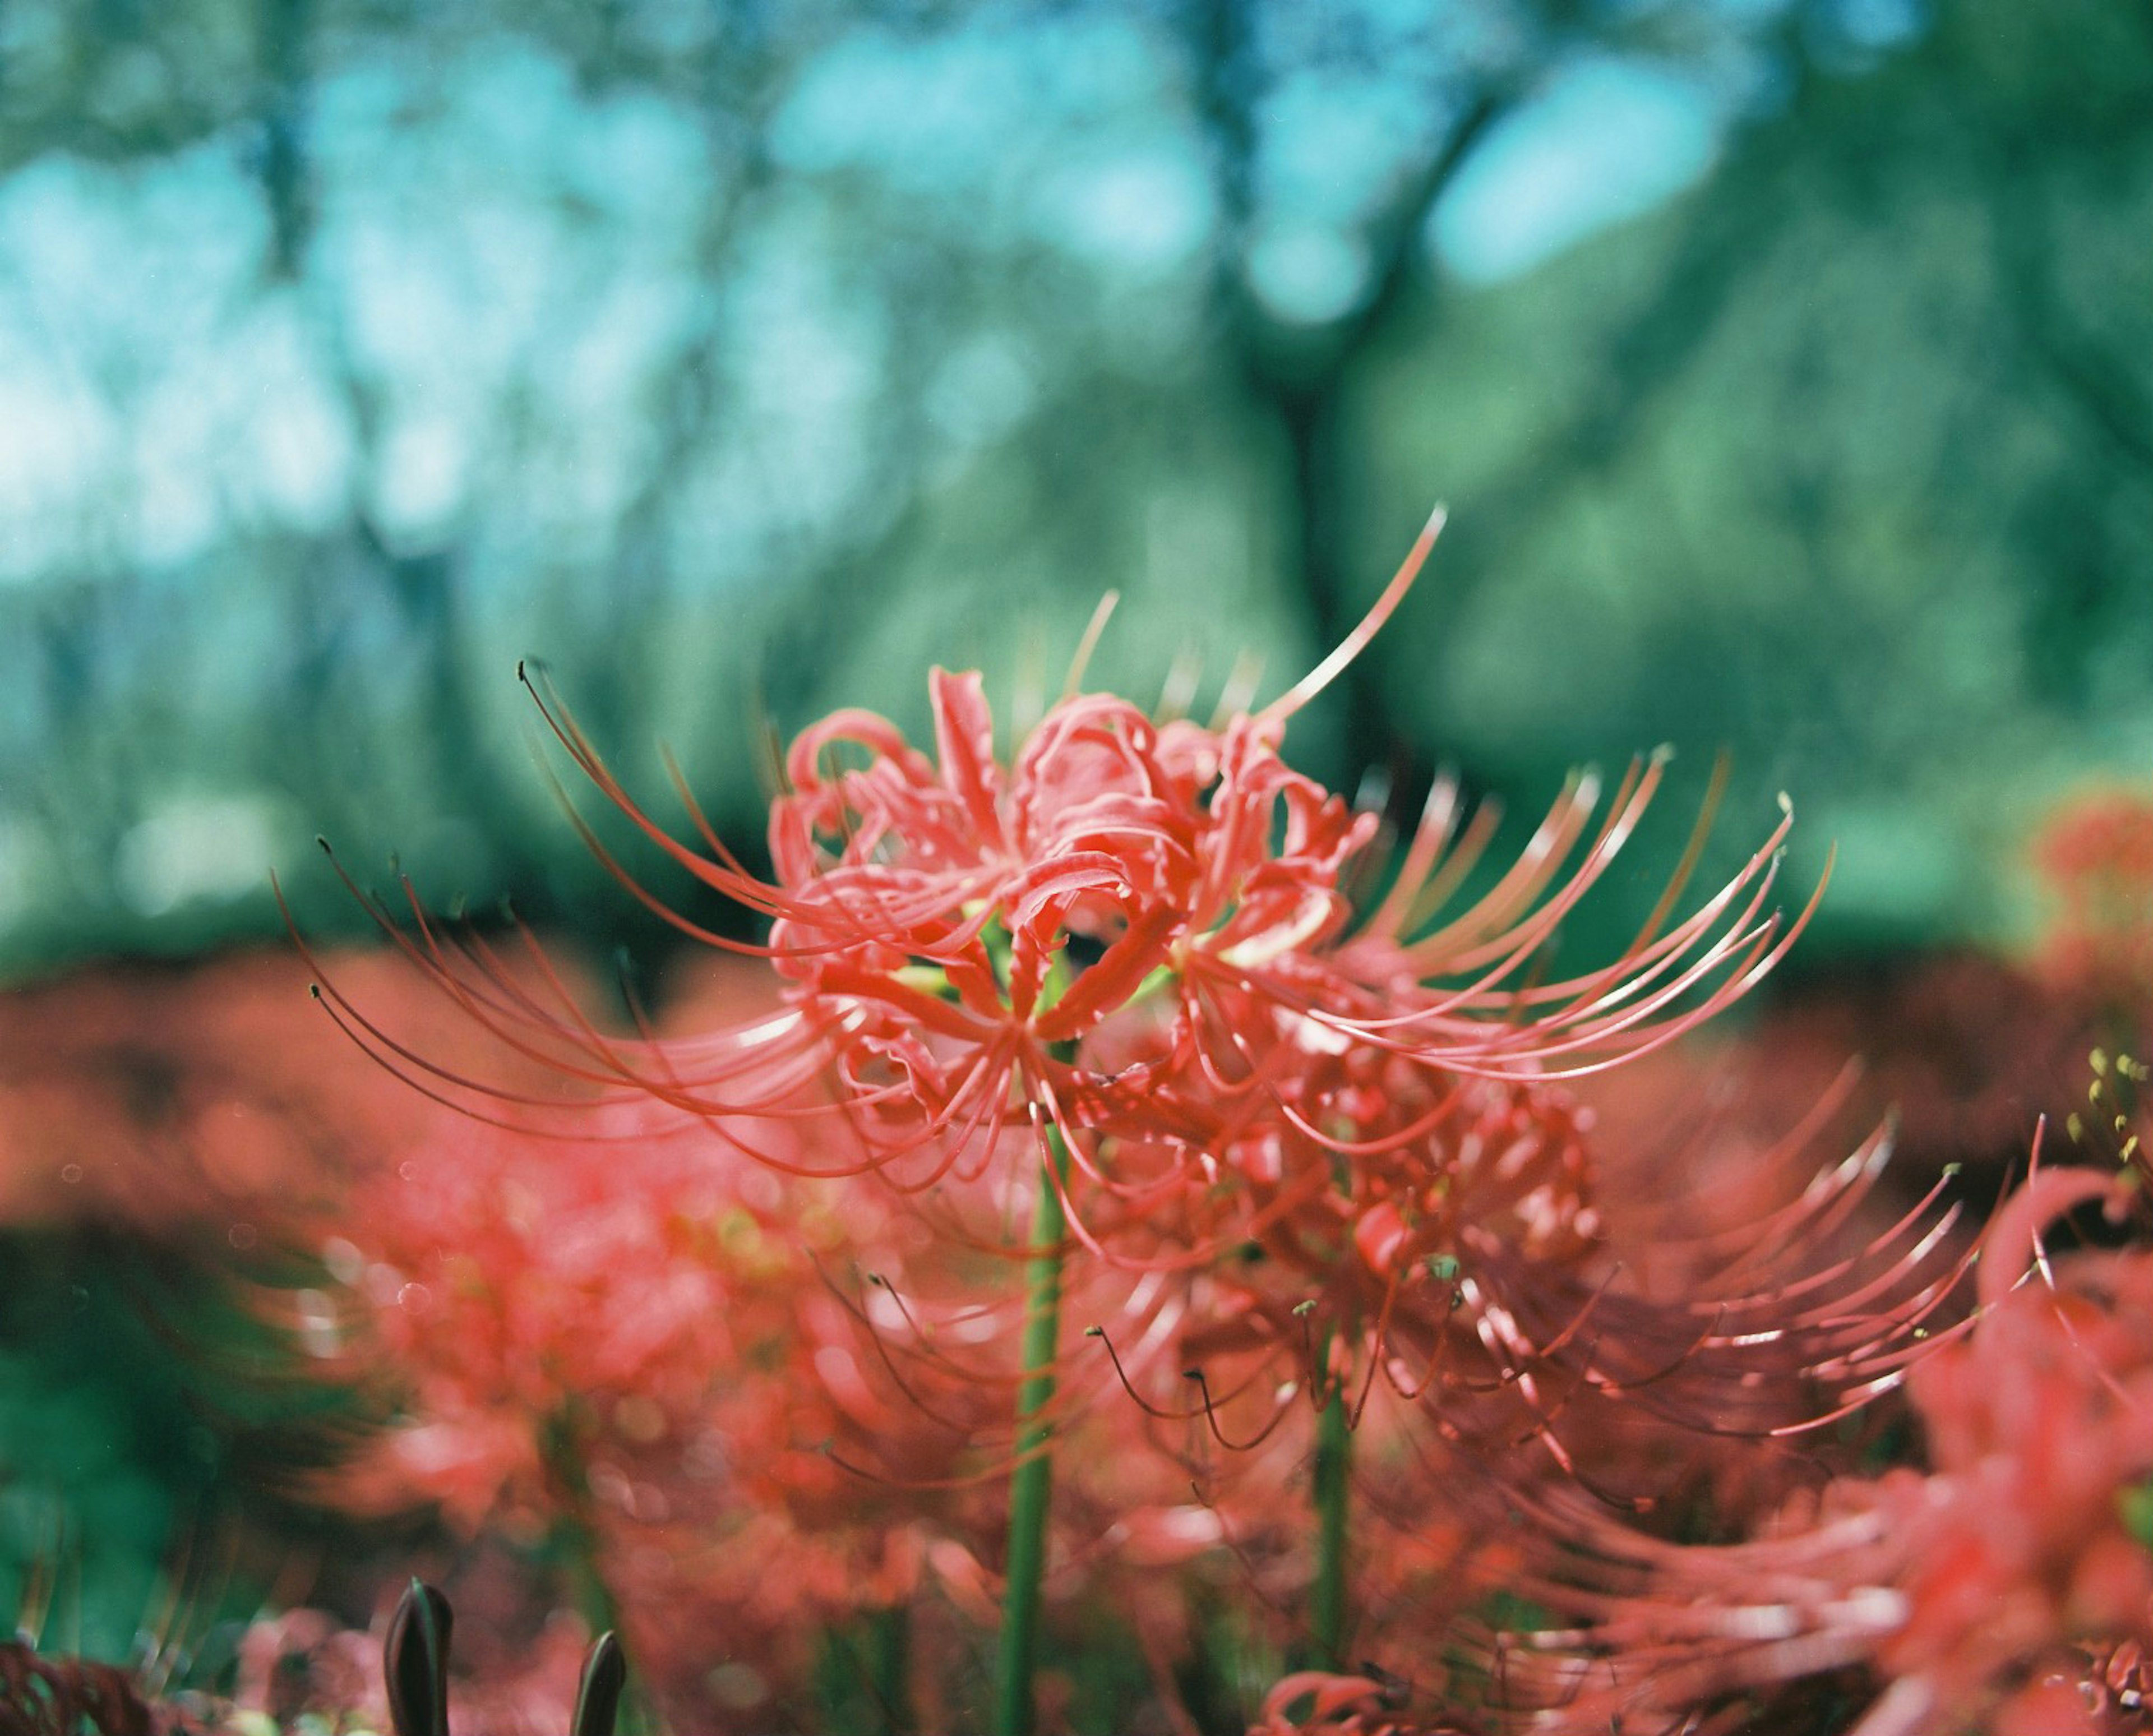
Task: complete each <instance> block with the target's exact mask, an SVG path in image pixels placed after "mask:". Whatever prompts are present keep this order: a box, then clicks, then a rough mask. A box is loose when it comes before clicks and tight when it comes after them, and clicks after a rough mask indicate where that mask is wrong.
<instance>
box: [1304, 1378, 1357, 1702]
mask: <svg viewBox="0 0 2153 1736" xmlns="http://www.w3.org/2000/svg"><path fill="white" fill-rule="evenodd" d="M1352 1456H1353V1431H1352V1429H1351V1428H1350V1427H1349V1426H1348V1423H1347V1417H1346V1394H1345V1392H1344V1390H1343V1388H1342V1387H1341V1390H1339V1391H1337V1392H1333V1393H1332V1394H1331V1402H1330V1403H1328V1404H1326V1405H1325V1406H1324V1407H1323V1408H1322V1410H1321V1412H1320V1413H1318V1414H1317V1417H1316V1477H1315V1484H1316V1489H1315V1495H1316V1583H1315V1584H1314V1585H1313V1586H1311V1587H1310V1590H1309V1595H1308V1625H1309V1630H1310V1634H1311V1640H1312V1642H1313V1644H1314V1648H1315V1655H1314V1657H1313V1659H1312V1662H1314V1663H1315V1665H1316V1667H1317V1668H1318V1669H1321V1670H1341V1669H1343V1668H1344V1667H1346V1662H1345V1661H1346V1483H1347V1472H1348V1471H1349V1469H1351V1464H1352Z"/></svg>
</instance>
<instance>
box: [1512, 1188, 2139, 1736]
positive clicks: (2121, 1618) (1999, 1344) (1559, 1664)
mask: <svg viewBox="0 0 2153 1736" xmlns="http://www.w3.org/2000/svg"><path fill="white" fill-rule="evenodd" d="M2114 1198H2115V1194H2114V1184H2113V1183H2112V1181H2111V1180H2110V1179H2109V1178H2107V1177H2105V1176H2103V1175H2100V1174H2096V1173H2091V1172H2089V1171H2085V1170H2054V1169H2052V1170H2049V1171H2047V1172H2044V1173H2043V1172H2037V1173H2036V1174H2035V1175H2034V1176H2033V1179H2031V1180H2030V1182H2029V1183H2028V1185H2027V1186H2026V1187H2025V1188H2024V1189H2022V1190H2021V1192H2020V1193H2019V1194H2018V1195H2017V1196H2016V1197H2015V1198H2014V1199H2013V1200H2012V1201H2011V1202H2010V1203H2009V1204H2007V1206H2006V1207H2005V1209H2003V1212H2002V1213H2000V1214H1999V1215H1998V1218H1997V1219H1996V1221H1995V1222H1994V1224H1993V1225H1992V1226H1991V1228H1990V1229H1989V1231H1988V1236H1987V1238H1986V1248H1985V1250H1984V1253H1983V1267H1982V1284H1981V1301H1982V1308H1981V1311H1980V1312H1979V1313H1978V1314H1977V1316H1975V1317H1974V1318H1973V1319H1972V1322H1971V1324H1970V1326H1968V1328H1967V1330H1964V1331H1961V1332H1957V1333H1954V1334H1951V1335H1948V1336H1946V1337H1945V1338H1944V1339H1943V1340H1942V1341H1941V1342H1940V1343H1939V1345H1938V1347H1937V1348H1936V1349H1935V1350H1934V1351H1933V1352H1931V1353H1930V1354H1928V1355H1927V1356H1924V1357H1921V1359H1920V1360H1919V1361H1918V1362H1916V1363H1915V1364H1914V1366H1913V1367H1912V1368H1911V1372H1910V1373H1909V1375H1908V1377H1907V1380H1906V1389H1907V1392H1908V1395H1909V1397H1910V1399H1911V1406H1912V1409H1913V1411H1914V1413H1915V1415H1916V1417H1917V1418H1918V1419H1919V1421H1920V1423H1921V1427H1922V1434H1923V1438H1924V1440H1925V1442H1926V1443H1927V1459H1928V1468H1927V1470H1925V1471H1923V1470H1916V1469H1906V1468H1900V1469H1893V1470H1890V1471H1887V1472H1885V1473H1884V1474H1881V1475H1880V1476H1874V1477H1870V1476H1841V1477H1840V1478H1838V1479H1835V1480H1834V1481H1832V1482H1831V1483H1830V1484H1828V1485H1827V1486H1826V1487H1825V1489H1823V1490H1822V1491H1821V1492H1820V1493H1817V1494H1809V1495H1805V1496H1803V1497H1799V1498H1797V1499H1795V1500H1794V1501H1793V1502H1791V1503H1790V1504H1789V1505H1788V1506H1787V1507H1786V1508H1784V1509H1783V1510H1782V1511H1781V1512H1780V1514H1779V1515H1778V1516H1777V1518H1776V1519H1775V1520H1773V1521H1772V1522H1771V1523H1769V1525H1767V1526H1765V1527H1764V1530H1763V1531H1762V1533H1761V1535H1758V1536H1756V1537H1755V1538H1754V1539H1753V1540H1750V1541H1748V1542H1743V1543H1738V1544H1732V1545H1717V1546H1701V1545H1680V1544H1675V1543H1668V1542H1663V1541H1659V1540H1651V1539H1647V1538H1644V1537H1642V1536H1640V1535H1637V1534H1636V1533H1635V1532H1633V1531H1630V1530H1627V1529H1626V1528H1624V1527H1622V1526H1620V1525H1616V1523H1614V1522H1613V1521H1612V1520H1610V1519H1609V1518H1608V1516H1607V1515H1606V1514H1605V1513H1604V1512H1601V1513H1595V1512H1592V1511H1591V1510H1589V1509H1587V1508H1586V1507H1585V1505H1584V1504H1583V1503H1582V1502H1581V1501H1580V1500H1579V1499H1577V1498H1576V1496H1575V1494H1574V1492H1570V1491H1564V1490H1560V1489H1558V1490H1555V1491H1554V1492H1553V1493H1552V1494H1550V1496H1549V1497H1548V1498H1547V1499H1546V1501H1545V1504H1543V1505H1542V1506H1541V1507H1540V1509H1539V1513H1540V1519H1541V1520H1542V1524H1541V1525H1540V1526H1539V1527H1537V1528H1536V1529H1537V1530H1538V1531H1539V1534H1540V1535H1542V1536H1543V1537H1545V1538H1547V1539H1549V1540H1556V1542H1557V1544H1558V1547H1559V1548H1560V1549H1561V1550H1565V1551H1566V1560H1565V1563H1564V1565H1561V1566H1560V1568H1558V1569H1556V1570H1555V1571H1552V1572H1550V1573H1549V1574H1547V1575H1546V1576H1544V1577H1540V1578H1539V1579H1538V1580H1537V1581H1536V1582H1535V1583H1533V1585H1532V1591H1533V1594H1534V1595H1536V1596H1540V1597H1541V1598H1542V1599H1543V1601H1545V1603H1546V1604H1547V1606H1549V1607H1553V1608H1560V1607H1568V1608H1570V1609H1573V1610H1583V1611H1586V1612H1588V1613H1589V1614H1590V1616H1591V1621H1590V1622H1589V1624H1588V1625H1586V1626H1585V1627H1580V1628H1576V1629H1571V1630H1567V1631H1564V1632H1545V1633H1541V1634H1539V1635H1533V1636H1526V1637H1524V1639H1523V1650H1522V1651H1521V1652H1519V1659H1520V1661H1521V1667H1520V1668H1519V1670H1518V1671H1517V1672H1515V1673H1514V1675H1513V1677H1512V1681H1513V1683H1514V1684H1515V1685H1517V1686H1518V1687H1519V1688H1520V1691H1521V1692H1525V1693H1529V1694H1530V1695H1534V1696H1538V1697H1539V1700H1540V1704H1541V1706H1542V1708H1543V1709H1542V1710H1541V1711H1540V1713H1539V1714H1538V1718H1537V1721H1536V1722H1535V1724H1534V1728H1543V1729H1547V1730H1550V1731H1564V1732H1568V1731H1576V1732H1579V1733H1580V1736H1581V1733H1583V1732H1585V1731H1591V1732H1594V1733H1599V1732H1602V1731H1606V1730H1607V1729H1610V1728H1613V1729H1617V1730H1627V1729H1631V1728H1636V1729H1638V1730H1653V1731H1657V1730H1662V1729H1668V1728H1688V1727H1689V1726H1688V1725H1687V1724H1685V1723H1683V1720H1684V1719H1686V1718H1704V1717H1707V1716H1708V1715H1718V1714H1717V1713H1713V1708H1718V1712H1719V1713H1724V1712H1725V1711H1726V1710H1727V1708H1728V1707H1729V1706H1730V1705H1731V1704H1734V1703H1743V1702H1747V1701H1751V1700H1753V1698H1755V1697H1760V1696H1761V1697H1766V1698H1769V1696H1770V1695H1772V1694H1773V1693H1777V1692H1779V1691H1780V1690H1781V1689H1783V1688H1785V1687H1786V1686H1787V1685H1789V1684H1792V1683H1799V1682H1801V1681H1803V1680H1804V1679H1805V1678H1808V1677H1813V1676H1816V1675H1819V1674H1820V1673H1822V1672H1831V1671H1837V1670H1844V1669H1848V1668H1851V1667H1863V1668H1865V1669H1866V1670H1868V1671H1869V1672H1871V1674H1872V1675H1873V1676H1874V1677H1876V1679H1877V1680H1878V1682H1879V1683H1880V1684H1881V1687H1880V1691H1879V1692H1878V1693H1877V1696H1876V1699H1875V1701H1874V1702H1873V1703H1872V1704H1871V1706H1870V1708H1869V1709H1868V1710H1867V1712H1866V1713H1865V1715H1864V1716H1863V1718H1861V1719H1860V1722H1859V1723H1858V1724H1857V1725H1856V1726H1855V1736H1917V1733H1930V1732H1941V1731H1945V1730H1957V1729H1962V1728H1988V1729H1993V1730H1995V1731H1998V1732H2008V1733H2013V1736H2015V1733H2019V1732H2026V1733H2032V1732H2034V1731H2054V1732H2058V1733H2064V1732H2084V1733H2086V1736H2094V1733H2097V1732H2100V1731H2104V1730H2108V1729H2120V1728H2135V1727H2136V1726H2135V1722H2133V1720H2134V1719H2135V1717H2136V1715H2137V1713H2136V1709H2135V1708H2133V1707H2131V1706H2130V1705H2129V1704H2127V1703H2125V1700H2124V1698H2123V1697H2124V1696H2125V1695H2133V1694H2136V1693H2138V1692H2139V1686H2138V1669H2139V1664H2140V1660H2141V1659H2142V1657H2144V1648H2145V1647H2146V1646H2147V1645H2148V1644H2149V1643H2153V1507H2150V1506H2149V1503H2148V1499H2147V1495H2146V1491H2147V1490H2148V1489H2153V1325H2149V1322H2153V1257H2149V1255H2148V1254H2147V1252H2146V1251H2145V1250H2144V1249H2143V1248H2132V1249H2127V1250H2122V1251H2120V1252H2091V1251H2081V1252H2078V1253H2074V1254H2072V1255H2066V1256H2063V1257H2061V1258H2059V1259H2055V1260H2051V1259H2050V1258H2049V1255H2047V1254H2046V1253H2045V1252H2044V1250H2043V1249H2042V1245H2041V1238H2040V1234H2039V1232H2040V1226H2041V1224H2043V1223H2044V1222H2045V1221H2046V1220H2048V1219H2050V1218H2052V1217H2054V1215H2056V1214H2059V1212H2061V1211H2063V1210H2065V1209H2069V1208H2070V1207H2072V1206H2074V1205H2075V1204H2084V1203H2088V1202H2092V1201H2097V1200H2112V1199H2114ZM1535 1652H1538V1653H1540V1654H1541V1655H1540V1656H1539V1657H1537V1658H1535V1657H1534V1656H1533V1654H1534V1653H1535ZM2110 1713H2115V1714H2117V1716H2116V1718H2110V1716H2109V1714H2110Z"/></svg>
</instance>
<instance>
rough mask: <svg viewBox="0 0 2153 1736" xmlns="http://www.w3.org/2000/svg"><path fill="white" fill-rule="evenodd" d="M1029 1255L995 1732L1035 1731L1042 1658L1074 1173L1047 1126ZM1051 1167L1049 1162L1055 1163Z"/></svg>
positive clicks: (1015, 1735) (1011, 1735)
mask: <svg viewBox="0 0 2153 1736" xmlns="http://www.w3.org/2000/svg"><path fill="white" fill-rule="evenodd" d="M1046 1137H1047V1143H1048V1153H1047V1154H1046V1156H1043V1157H1042V1158H1041V1159H1040V1165H1039V1199H1038V1203H1037V1204H1036V1205H1035V1206H1034V1207H1033V1208H1032V1214H1031V1243H1030V1246H1031V1250H1032V1252H1031V1258H1030V1259H1029V1260H1026V1262H1025V1310H1024V1377H1023V1384H1022V1385H1021V1386H1020V1387H1018V1388H1017V1395H1016V1454H1017V1461H1016V1469H1015V1471H1013V1472H1012V1473H1011V1474H1010V1528H1009V1586H1008V1589H1007V1590H1006V1591H1005V1592H1004V1594H1003V1596H1002V1632H1001V1648H1000V1657H999V1660H998V1665H997V1668H996V1671H995V1721H994V1726H993V1728H994V1736H1031V1728H1032V1719H1033V1714H1034V1707H1033V1701H1032V1687H1031V1678H1032V1673H1033V1671H1034V1669H1035V1667H1036V1665H1037V1663H1038V1661H1039V1591H1040V1580H1041V1576H1042V1575H1043V1573H1044V1572H1045V1571H1046V1509H1047V1504H1048V1502H1049V1500H1050V1499H1051V1495H1052V1492H1053V1483H1054V1459H1053V1456H1052V1443H1053V1435H1054V1424H1053V1422H1052V1420H1051V1418H1049V1417H1048V1416H1047V1415H1046V1410H1047V1408H1048V1406H1050V1405H1051V1403H1053V1401H1054V1367H1055V1360H1056V1355H1057V1353H1058V1352H1059V1350H1060V1348H1061V1238H1062V1234H1063V1232H1064V1230H1065V1229H1066V1228H1067V1224H1066V1221H1065V1219H1063V1216H1062V1212H1061V1192H1060V1190H1059V1189H1058V1188H1057V1187H1056V1181H1057V1179H1060V1178H1061V1177H1064V1176H1066V1174H1067V1173H1068V1166H1069V1153H1068V1151H1067V1148H1066V1147H1065V1146H1064V1145H1063V1144H1062V1143H1061V1134H1060V1133H1059V1132H1057V1131H1056V1130H1055V1129H1053V1128H1049V1129H1048V1131H1047V1136H1046ZM1050 1166H1051V1167H1050Z"/></svg>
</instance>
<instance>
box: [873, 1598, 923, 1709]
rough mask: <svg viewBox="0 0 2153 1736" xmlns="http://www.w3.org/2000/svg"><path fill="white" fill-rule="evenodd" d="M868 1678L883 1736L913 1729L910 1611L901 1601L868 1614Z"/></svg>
mask: <svg viewBox="0 0 2153 1736" xmlns="http://www.w3.org/2000/svg"><path fill="white" fill-rule="evenodd" d="M867 1641H868V1683H869V1684H870V1686H871V1687H872V1688H873V1693H874V1698H875V1709H876V1711H877V1713H878V1714H879V1715H880V1718H881V1720H882V1723H881V1728H882V1730H883V1736H910V1732H911V1729H912V1612H911V1611H909V1610H908V1609H907V1608H906V1607H905V1606H903V1604H901V1603H893V1604H891V1605H890V1606H888V1607H887V1608H885V1609H878V1610H873V1611H869V1612H868V1634H867Z"/></svg>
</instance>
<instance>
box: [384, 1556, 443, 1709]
mask: <svg viewBox="0 0 2153 1736" xmlns="http://www.w3.org/2000/svg"><path fill="white" fill-rule="evenodd" d="M454 1619H455V1618H454V1617H453V1616H452V1615H451V1614H450V1610H449V1600H448V1599H447V1598H445V1597H444V1596H442V1595H441V1594H440V1592H439V1591H435V1589H434V1587H433V1586H430V1585H427V1584H425V1582H424V1581H420V1580H413V1581H411V1583H410V1586H409V1587H408V1588H406V1590H405V1593H404V1595H403V1596H402V1597H400V1599H398V1600H397V1604H396V1613H395V1614H394V1616H390V1617H389V1639H388V1642H387V1644H386V1645H385V1646H384V1648H383V1650H384V1667H383V1673H384V1678H385V1680H386V1683H387V1686H388V1689H389V1723H390V1724H391V1725H392V1726H393V1727H394V1729H395V1732H396V1736H449V1629H450V1626H451V1625H452V1623H453V1621H454Z"/></svg>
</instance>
